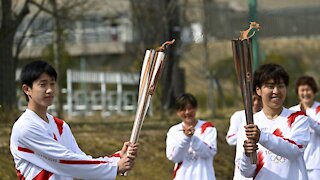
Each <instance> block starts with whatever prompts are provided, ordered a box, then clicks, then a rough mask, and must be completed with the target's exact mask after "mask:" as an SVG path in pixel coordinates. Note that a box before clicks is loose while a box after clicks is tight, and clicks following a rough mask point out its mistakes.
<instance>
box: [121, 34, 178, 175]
mask: <svg viewBox="0 0 320 180" xmlns="http://www.w3.org/2000/svg"><path fill="white" fill-rule="evenodd" d="M174 41H175V40H172V41H167V42H165V43H163V44H162V46H161V47H159V48H157V49H150V50H147V51H146V53H145V56H144V60H143V64H142V69H141V74H140V83H139V95H138V104H137V110H136V115H135V120H134V124H133V128H132V132H131V137H130V142H131V143H137V142H138V139H139V135H140V131H141V128H142V124H143V121H144V118H145V116H146V114H147V111H148V107H149V105H150V101H151V97H152V95H153V93H154V91H155V88H156V86H157V82H158V80H159V78H160V76H161V72H162V70H163V67H164V61H165V58H164V57H165V53H164V50H165V48H166V47H167V46H169V45H171V44H173V43H174ZM124 175H125V176H126V175H127V173H125V174H124Z"/></svg>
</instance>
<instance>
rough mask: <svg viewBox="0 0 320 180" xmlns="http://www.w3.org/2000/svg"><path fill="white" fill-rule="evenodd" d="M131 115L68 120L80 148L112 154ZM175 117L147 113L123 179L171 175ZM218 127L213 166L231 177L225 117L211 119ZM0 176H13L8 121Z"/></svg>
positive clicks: (221, 177) (127, 131)
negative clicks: (169, 141) (169, 142)
mask: <svg viewBox="0 0 320 180" xmlns="http://www.w3.org/2000/svg"><path fill="white" fill-rule="evenodd" d="M124 119H133V118H132V117H117V118H114V119H110V120H104V121H100V120H98V121H93V120H87V121H84V120H82V121H81V122H79V121H70V122H68V123H69V124H70V126H71V129H72V131H73V134H74V136H75V137H76V139H77V142H78V144H79V146H80V148H81V149H82V150H83V151H84V152H85V153H87V154H90V155H92V156H94V157H99V156H104V155H108V154H113V153H114V152H115V151H117V150H119V149H120V148H121V147H122V143H123V142H124V141H127V140H128V139H129V138H130V135H131V128H132V124H133V122H132V121H126V120H124ZM178 122H179V120H178V119H176V117H172V118H165V119H159V118H150V117H147V118H146V120H145V123H144V124H143V127H142V131H141V134H140V139H139V143H140V150H139V156H138V158H137V160H136V164H135V167H134V169H133V170H132V171H130V173H129V176H128V177H118V178H117V179H126V180H137V179H143V180H149V179H150V180H151V179H152V180H165V179H172V174H173V163H172V162H170V161H169V160H168V159H167V158H166V156H165V139H166V133H167V131H168V129H169V127H170V126H172V125H173V124H176V123H178ZM212 122H214V124H215V126H216V128H217V130H218V154H217V155H216V156H215V158H214V168H215V172H216V177H217V179H218V180H226V179H232V174H233V168H234V165H233V158H234V148H233V147H230V146H228V145H227V144H226V142H225V134H226V131H227V128H228V125H229V121H228V120H227V119H219V120H213V121H212ZM0 129H1V130H0V133H1V134H0V135H1V136H0V138H1V139H0V143H1V144H0V163H1V164H0V177H1V179H3V180H12V179H16V173H15V168H14V164H13V160H12V156H11V154H10V151H9V136H10V131H11V125H3V124H2V125H1V128H0Z"/></svg>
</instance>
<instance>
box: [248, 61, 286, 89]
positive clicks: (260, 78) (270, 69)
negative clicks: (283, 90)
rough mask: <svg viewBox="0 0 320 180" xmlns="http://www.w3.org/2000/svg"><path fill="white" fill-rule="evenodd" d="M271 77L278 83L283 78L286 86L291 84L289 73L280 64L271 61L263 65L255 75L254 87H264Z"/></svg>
mask: <svg viewBox="0 0 320 180" xmlns="http://www.w3.org/2000/svg"><path fill="white" fill-rule="evenodd" d="M270 79H273V80H274V81H275V83H276V84H278V83H280V81H281V80H283V82H284V84H285V85H286V86H288V85H289V75H288V73H287V71H286V70H285V69H284V68H283V67H282V66H280V65H279V64H275V63H269V64H263V65H261V66H260V67H259V68H258V69H257V70H256V71H255V72H254V75H253V87H254V88H256V87H257V86H258V87H259V88H261V87H262V85H263V84H265V83H266V82H267V81H269V80H270Z"/></svg>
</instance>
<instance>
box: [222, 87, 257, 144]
mask: <svg viewBox="0 0 320 180" xmlns="http://www.w3.org/2000/svg"><path fill="white" fill-rule="evenodd" d="M261 103H262V102H261V98H260V96H258V95H257V94H256V92H255V91H254V92H253V95H252V112H253V114H255V113H256V112H258V111H260V110H261V108H262V104H261ZM245 120H246V113H245V111H244V110H241V111H236V112H235V113H234V114H233V115H232V116H231V118H230V126H229V130H228V132H227V135H226V140H227V143H228V144H229V145H230V146H235V145H236V144H237V133H238V130H239V126H240V124H241V122H242V121H245Z"/></svg>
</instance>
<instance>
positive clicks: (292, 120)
mask: <svg viewBox="0 0 320 180" xmlns="http://www.w3.org/2000/svg"><path fill="white" fill-rule="evenodd" d="M300 115H304V116H306V113H305V112H303V111H297V112H294V113H292V114H291V115H290V116H289V117H288V121H287V123H288V126H289V127H291V126H292V124H293V123H294V121H295V120H296V117H298V116H300Z"/></svg>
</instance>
